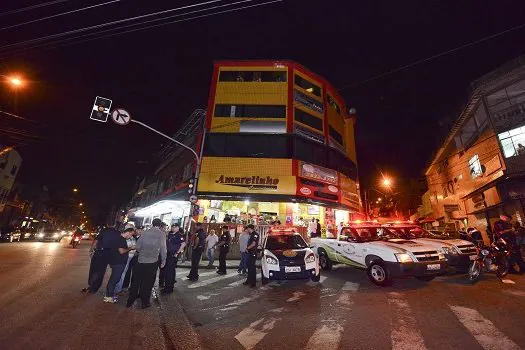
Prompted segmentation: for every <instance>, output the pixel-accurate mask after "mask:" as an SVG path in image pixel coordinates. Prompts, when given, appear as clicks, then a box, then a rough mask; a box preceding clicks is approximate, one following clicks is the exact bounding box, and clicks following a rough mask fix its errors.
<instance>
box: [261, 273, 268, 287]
mask: <svg viewBox="0 0 525 350" xmlns="http://www.w3.org/2000/svg"><path fill="white" fill-rule="evenodd" d="M261 283H262V284H263V286H264V285H266V284H268V278H266V277H264V272H263V271H262V269H261Z"/></svg>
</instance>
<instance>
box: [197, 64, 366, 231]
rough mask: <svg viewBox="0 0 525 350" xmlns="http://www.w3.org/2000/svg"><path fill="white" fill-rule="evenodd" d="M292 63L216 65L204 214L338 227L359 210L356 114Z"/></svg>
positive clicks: (205, 147)
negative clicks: (310, 221) (264, 217)
mask: <svg viewBox="0 0 525 350" xmlns="http://www.w3.org/2000/svg"><path fill="white" fill-rule="evenodd" d="M347 111H348V109H347V107H346V105H345V101H344V100H343V99H342V98H341V96H340V95H339V94H338V93H337V91H336V90H335V89H334V88H333V86H332V85H331V84H330V83H329V82H328V81H326V80H325V79H323V78H321V77H320V76H318V75H317V74H315V73H313V72H311V71H309V70H308V69H306V68H305V67H303V66H301V65H300V64H297V63H295V62H293V61H225V62H216V63H215V65H214V71H213V76H212V83H211V88H210V95H209V101H208V110H207V113H206V114H207V115H206V121H205V126H206V132H205V136H204V142H203V144H202V162H201V167H200V172H199V174H200V175H199V179H198V186H197V194H198V196H199V199H200V200H199V206H200V207H201V212H200V219H204V217H206V218H207V219H208V220H209V219H210V218H211V217H212V216H214V217H215V219H216V220H218V221H221V219H222V218H223V217H224V216H225V215H226V214H229V215H239V216H240V217H243V218H262V217H263V216H269V217H271V216H273V218H274V219H277V218H278V219H279V220H280V221H281V222H282V223H283V224H285V223H286V224H290V225H296V224H298V220H299V218H303V219H304V220H305V221H307V220H310V219H311V218H319V219H320V221H321V224H323V225H326V226H330V225H335V224H336V221H337V223H339V222H340V221H348V220H350V218H351V216H352V215H356V214H358V213H360V212H361V200H360V196H359V182H358V176H357V159H356V158H357V157H356V148H355V140H354V130H355V129H354V127H355V117H354V116H351V115H349V114H348V112H347Z"/></svg>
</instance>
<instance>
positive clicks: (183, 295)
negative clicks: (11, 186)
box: [0, 241, 525, 349]
mask: <svg viewBox="0 0 525 350" xmlns="http://www.w3.org/2000/svg"><path fill="white" fill-rule="evenodd" d="M88 246H89V242H82V244H81V246H80V249H71V248H70V247H68V246H67V243H66V242H64V241H63V242H61V243H40V242H29V243H24V242H22V243H14V244H2V245H0V258H1V259H2V266H1V270H0V278H1V280H2V290H1V294H0V307H1V310H2V311H1V316H2V317H1V321H0V322H1V327H2V332H1V334H0V341H1V344H4V345H3V346H2V348H5V349H37V348H38V349H107V348H110V347H111V348H119V349H124V348H126V349H145V348H149V349H190V348H195V349H197V348H205V349H303V348H305V349H338V348H339V349H348V348H352V349H390V348H393V349H425V348H426V349H519V348H523V347H525V333H524V332H523V330H522V325H521V323H520V322H516V320H520V319H522V315H523V307H525V278H523V277H518V276H509V277H508V278H506V279H504V281H505V282H506V283H502V282H500V281H499V280H498V279H497V278H496V277H495V275H493V274H486V275H485V277H484V278H483V279H482V280H481V281H479V282H478V283H477V284H475V285H471V284H470V283H469V282H468V281H467V279H466V276H464V275H454V276H444V277H439V278H437V279H436V280H434V281H432V282H429V283H426V282H420V281H417V280H415V279H403V280H395V281H394V284H393V286H392V287H388V288H381V287H378V286H375V285H373V284H372V283H371V282H370V281H369V280H368V279H367V277H366V275H365V273H364V272H362V271H359V270H355V269H352V268H350V267H347V266H336V267H334V269H333V270H332V271H330V272H323V274H322V277H321V283H320V284H317V283H312V282H306V283H305V282H301V281H286V282H271V283H270V284H268V285H266V286H261V284H260V279H259V280H258V286H257V288H256V289H251V288H249V287H246V286H243V285H242V284H241V282H243V281H244V277H243V276H239V275H238V274H237V272H236V270H235V269H228V274H227V275H225V276H217V274H216V273H215V271H214V270H207V269H202V270H201V272H200V275H201V278H200V279H199V281H198V282H195V283H191V282H187V281H186V278H185V277H186V274H187V272H188V269H187V268H179V269H178V270H177V274H178V278H177V283H176V292H175V293H174V294H172V295H170V296H167V297H165V296H160V299H159V300H158V302H156V303H154V304H153V306H152V307H151V308H150V309H147V310H140V309H136V308H132V309H126V308H125V303H124V302H123V301H119V303H117V304H114V305H113V304H106V303H102V297H103V293H102V292H100V293H98V294H97V295H85V294H82V293H81V292H80V290H81V289H82V288H83V287H84V286H85V280H86V276H87V271H88V265H89V255H88ZM108 270H109V269H108ZM104 287H105V283H104V285H103V288H104ZM103 288H101V290H102V289H103ZM181 307H182V309H181ZM188 320H189V321H190V323H191V326H192V327H189V324H188V323H187V322H188ZM192 328H194V329H195V331H196V332H197V334H198V337H195V336H194V333H193V331H192ZM7 344H8V345H7Z"/></svg>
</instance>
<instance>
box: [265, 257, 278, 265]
mask: <svg viewBox="0 0 525 350" xmlns="http://www.w3.org/2000/svg"><path fill="white" fill-rule="evenodd" d="M265 260H266V263H267V264H270V265H277V264H278V261H277V259H274V258H272V257H271V256H266V257H265Z"/></svg>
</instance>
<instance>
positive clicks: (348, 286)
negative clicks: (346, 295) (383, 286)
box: [342, 282, 359, 292]
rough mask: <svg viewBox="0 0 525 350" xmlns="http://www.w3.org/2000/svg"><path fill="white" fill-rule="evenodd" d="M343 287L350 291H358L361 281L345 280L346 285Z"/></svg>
mask: <svg viewBox="0 0 525 350" xmlns="http://www.w3.org/2000/svg"><path fill="white" fill-rule="evenodd" d="M342 289H343V290H346V291H350V292H357V290H358V289H359V283H354V282H345V285H344V286H343V288H342Z"/></svg>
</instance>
